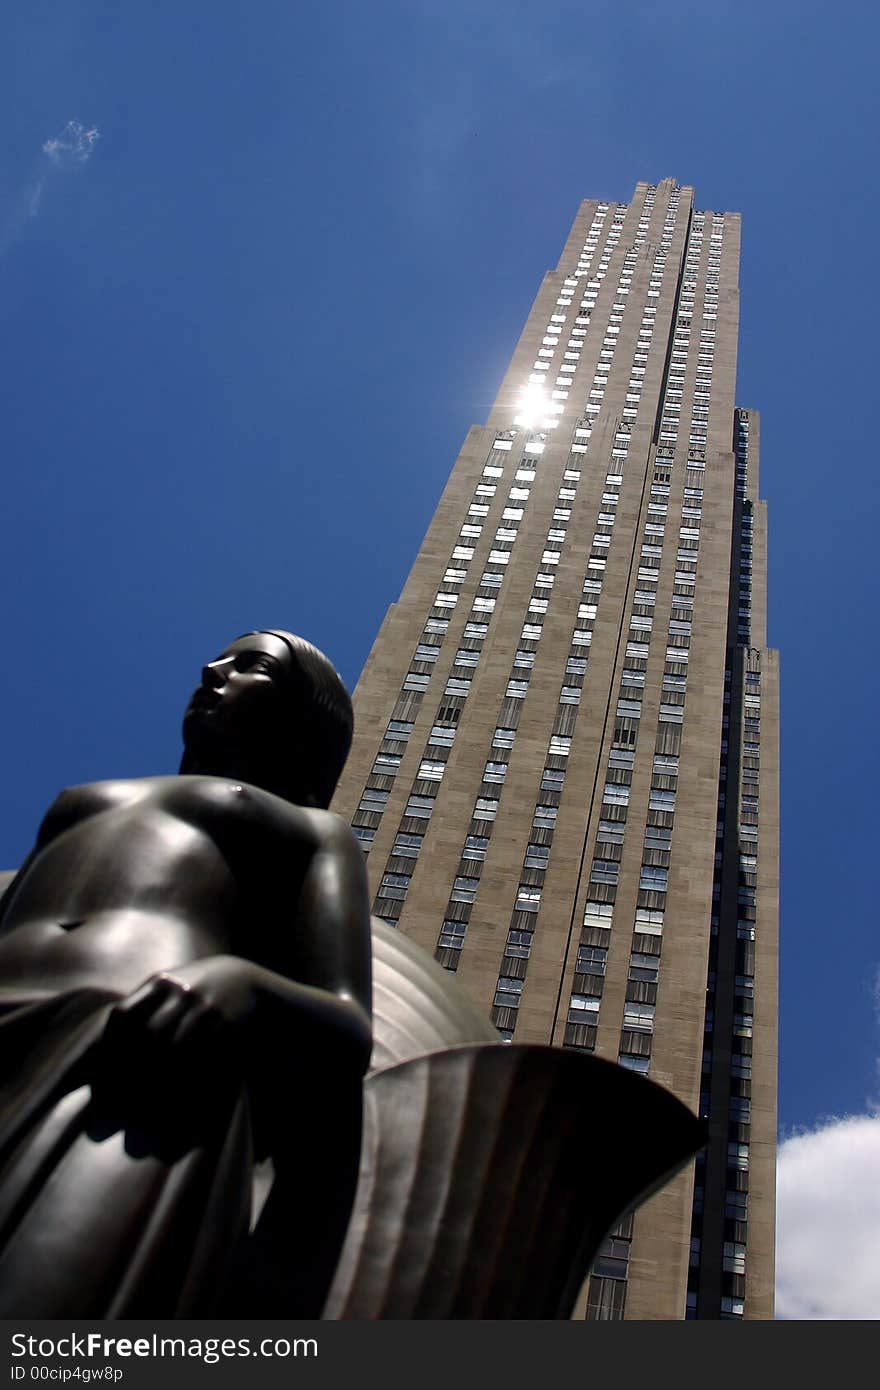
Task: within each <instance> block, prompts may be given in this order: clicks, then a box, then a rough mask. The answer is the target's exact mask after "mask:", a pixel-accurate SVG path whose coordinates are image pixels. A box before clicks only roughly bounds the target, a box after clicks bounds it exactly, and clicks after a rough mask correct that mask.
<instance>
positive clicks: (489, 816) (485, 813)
mask: <svg viewBox="0 0 880 1390" xmlns="http://www.w3.org/2000/svg"><path fill="white" fill-rule="evenodd" d="M497 813H498V798H497V797H495V796H478V797H477V801H476V805H475V806H474V820H494V819H495V816H496V815H497Z"/></svg>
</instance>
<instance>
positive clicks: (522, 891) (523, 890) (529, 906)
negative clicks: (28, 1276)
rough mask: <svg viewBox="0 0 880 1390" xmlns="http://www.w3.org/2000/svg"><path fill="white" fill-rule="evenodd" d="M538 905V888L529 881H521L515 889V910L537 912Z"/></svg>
mask: <svg viewBox="0 0 880 1390" xmlns="http://www.w3.org/2000/svg"><path fill="white" fill-rule="evenodd" d="M540 906H541V890H540V888H533V887H532V885H531V884H529V883H521V884H520V885H519V887H518V888H517V890H516V903H515V907H516V910H517V911H518V912H537V911H538V908H539V907H540Z"/></svg>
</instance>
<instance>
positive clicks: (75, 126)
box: [43, 121, 101, 164]
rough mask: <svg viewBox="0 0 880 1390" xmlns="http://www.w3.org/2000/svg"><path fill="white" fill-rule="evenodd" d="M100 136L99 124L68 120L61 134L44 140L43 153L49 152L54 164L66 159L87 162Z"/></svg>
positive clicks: (73, 161)
mask: <svg viewBox="0 0 880 1390" xmlns="http://www.w3.org/2000/svg"><path fill="white" fill-rule="evenodd" d="M100 138H101V136H100V131H99V130H98V127H97V126H95V125H93V126H84V125H83V123H82V121H68V122H67V125H66V126H65V127H64V129H63V130H62V132H61V134H60V135H53V136H52V138H51V139H49V140H45V141H44V142H43V154H47V155H48V156H49V158H50V160H51V161H52V162H53V164H62V163H64V162H65V161H67V162H68V163H71V164H87V163H88V161H89V159H90V158H91V154H92V150H93V149H94V147H95V141H96V140H99V139H100Z"/></svg>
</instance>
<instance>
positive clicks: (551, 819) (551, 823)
mask: <svg viewBox="0 0 880 1390" xmlns="http://www.w3.org/2000/svg"><path fill="white" fill-rule="evenodd" d="M557 814H558V810H557V807H555V806H543V805H540V804H539V805H537V806H536V807H535V814H534V816H533V818H532V825H533V826H534V827H535V829H536V830H553V829H554V828H555V826H556V817H557Z"/></svg>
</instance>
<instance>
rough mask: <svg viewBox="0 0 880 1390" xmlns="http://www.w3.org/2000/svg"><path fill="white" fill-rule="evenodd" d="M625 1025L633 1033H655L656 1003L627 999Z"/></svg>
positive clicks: (624, 1016)
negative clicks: (641, 1002)
mask: <svg viewBox="0 0 880 1390" xmlns="http://www.w3.org/2000/svg"><path fill="white" fill-rule="evenodd" d="M623 1026H624V1028H627V1029H629V1031H630V1032H632V1033H653V1031H654V1005H653V1004H636V1003H635V1002H634V1001H633V1000H632V999H627V1000H626V1002H625V1004H624V1006H623Z"/></svg>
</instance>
